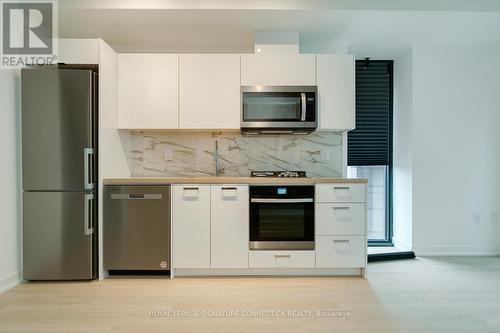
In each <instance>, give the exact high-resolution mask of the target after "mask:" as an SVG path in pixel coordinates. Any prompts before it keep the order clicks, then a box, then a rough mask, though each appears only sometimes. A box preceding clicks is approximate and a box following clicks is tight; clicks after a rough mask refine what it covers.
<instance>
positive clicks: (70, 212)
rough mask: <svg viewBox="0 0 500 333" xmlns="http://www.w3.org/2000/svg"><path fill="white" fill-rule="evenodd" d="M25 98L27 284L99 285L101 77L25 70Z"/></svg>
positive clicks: (73, 71) (91, 73) (75, 71)
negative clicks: (90, 282) (95, 282)
mask: <svg viewBox="0 0 500 333" xmlns="http://www.w3.org/2000/svg"><path fill="white" fill-rule="evenodd" d="M21 94H22V95H21V96H22V104H21V119H22V121H21V122H22V175H23V179H22V184H23V202H22V207H23V208H22V210H23V275H24V279H25V280H87V279H94V278H95V277H96V271H97V237H96V233H97V232H96V231H97V228H96V227H97V219H96V218H97V205H96V202H97V193H96V183H97V172H96V170H97V74H96V73H95V72H94V71H92V70H89V69H60V68H57V69H54V68H28V69H23V70H22V71H21Z"/></svg>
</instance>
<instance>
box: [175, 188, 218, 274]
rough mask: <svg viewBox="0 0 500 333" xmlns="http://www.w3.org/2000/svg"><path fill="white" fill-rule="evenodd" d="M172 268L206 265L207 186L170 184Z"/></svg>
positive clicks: (208, 261) (208, 208)
mask: <svg viewBox="0 0 500 333" xmlns="http://www.w3.org/2000/svg"><path fill="white" fill-rule="evenodd" d="M172 258H173V267H174V268H210V185H173V186H172Z"/></svg>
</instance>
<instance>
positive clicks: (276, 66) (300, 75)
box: [241, 53, 316, 86]
mask: <svg viewBox="0 0 500 333" xmlns="http://www.w3.org/2000/svg"><path fill="white" fill-rule="evenodd" d="M241 85H242V86H258V85H262V86H314V85H316V72H315V56H314V54H287V53H262V54H260V53H256V54H242V55H241Z"/></svg>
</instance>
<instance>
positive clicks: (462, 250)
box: [413, 246, 500, 257]
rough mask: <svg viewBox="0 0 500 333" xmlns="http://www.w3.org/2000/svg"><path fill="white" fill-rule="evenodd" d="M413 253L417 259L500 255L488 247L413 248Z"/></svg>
mask: <svg viewBox="0 0 500 333" xmlns="http://www.w3.org/2000/svg"><path fill="white" fill-rule="evenodd" d="M413 251H414V252H415V255H416V256H417V257H419V256H420V257H424V256H427V257H432V256H498V255H500V248H495V247H488V246H415V247H414V248H413Z"/></svg>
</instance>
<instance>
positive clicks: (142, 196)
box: [111, 193, 163, 200]
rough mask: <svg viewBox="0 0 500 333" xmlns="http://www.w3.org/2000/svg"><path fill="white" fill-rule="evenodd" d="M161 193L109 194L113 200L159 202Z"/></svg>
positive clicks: (161, 196)
mask: <svg viewBox="0 0 500 333" xmlns="http://www.w3.org/2000/svg"><path fill="white" fill-rule="evenodd" d="M162 198H163V195H162V194H161V193H114V194H111V199H113V200H161V199H162Z"/></svg>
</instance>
